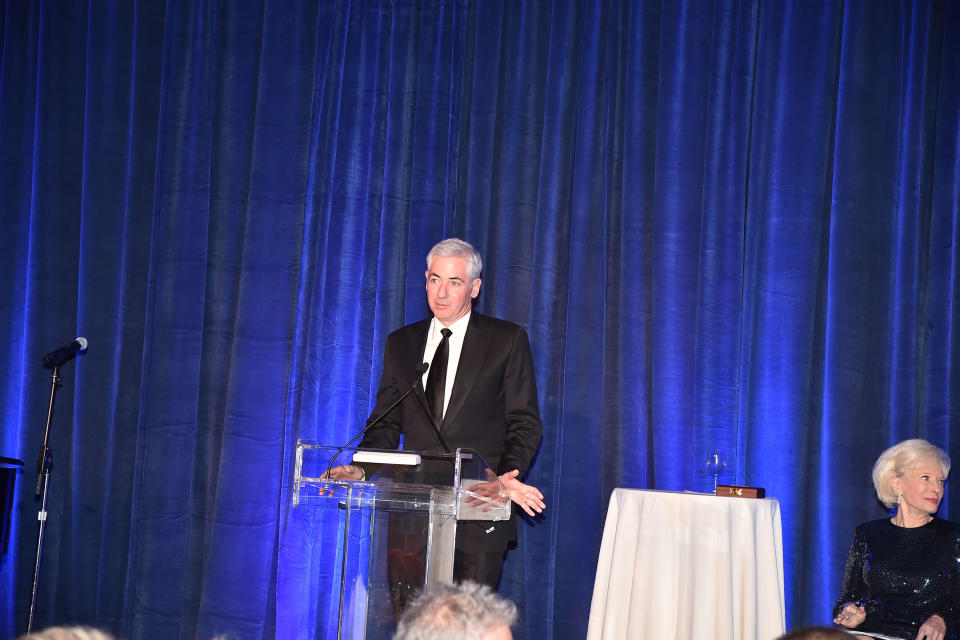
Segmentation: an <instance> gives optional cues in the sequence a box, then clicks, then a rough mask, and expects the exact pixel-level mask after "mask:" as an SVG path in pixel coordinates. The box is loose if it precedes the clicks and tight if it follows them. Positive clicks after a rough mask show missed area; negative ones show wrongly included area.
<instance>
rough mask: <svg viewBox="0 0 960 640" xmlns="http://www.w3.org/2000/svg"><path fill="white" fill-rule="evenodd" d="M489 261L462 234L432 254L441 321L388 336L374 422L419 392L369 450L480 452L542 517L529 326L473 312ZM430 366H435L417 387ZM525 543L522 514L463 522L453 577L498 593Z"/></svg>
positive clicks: (358, 472)
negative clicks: (510, 554) (508, 563)
mask: <svg viewBox="0 0 960 640" xmlns="http://www.w3.org/2000/svg"><path fill="white" fill-rule="evenodd" d="M482 264H483V263H482V260H481V258H480V254H479V253H478V252H477V250H476V249H474V248H473V246H471V245H470V244H469V243H467V242H464V241H463V240H459V239H456V238H450V239H447V240H443V241H442V242H440V243H438V244H437V245H435V246H434V247H433V248H432V249H431V250H430V252H429V253H428V254H427V270H426V273H425V275H426V289H427V303H428V304H429V306H430V310H431V311H432V312H433V317H432V318H428V319H426V320H422V321H420V322H416V323H414V324H410V325H407V326H405V327H402V328H400V329H398V330H396V331H394V332H393V333H391V334H390V335H389V336H388V337H387V341H386V345H385V346H384V356H383V375H382V377H381V380H380V389H379V390H378V391H377V406H376V408H375V409H374V410H373V413H372V414H371V416H370V419H369V420H368V424H370V422H371V421H372V420H374V419H375V418H376V417H379V416H381V415H382V414H383V412H384V411H386V410H387V408H388V407H390V406H391V405H392V404H393V403H394V402H395V401H396V400H397V399H398V398H399V397H400V396H401V395H402V394H403V393H404V392H405V391H406V390H407V389H409V388H410V387H411V386H414V385H416V388H415V389H414V391H413V393H411V394H410V395H409V396H407V397H406V398H405V399H404V400H403V401H402V402H401V404H400V406H399V407H397V408H396V409H394V410H393V411H392V412H391V413H390V414H388V415H386V416H385V417H384V418H383V420H382V422H381V423H380V424H379V425H378V426H377V427H375V428H374V429H371V431H370V432H369V433H368V434H367V435H366V437H365V438H364V439H363V441H362V442H361V444H360V447H362V448H374V449H395V448H397V447H398V446H399V444H400V436H401V434H402V435H403V447H404V449H410V450H417V451H443V450H449V451H455V450H456V448H458V447H464V448H470V449H475V450H476V451H478V452H479V453H480V455H481V456H482V457H483V458H484V459H485V460H486V461H487V463H488V464H489V465H490V466H491V467H492V468H493V469H494V470H495V471H496V475H497V476H498V483H499V487H498V489H499V490H500V492H501V493H502V494H503V495H505V496H508V497H509V498H510V499H511V500H513V501H514V502H515V503H517V504H518V505H520V507H521V508H523V509H524V511H526V513H527V514H528V515H530V516H534V515H536V514H537V513H540V512H541V511H542V510H543V509H544V508H545V504H544V502H543V494H542V493H541V492H540V491H539V490H538V489H537V488H536V487H533V486H531V485H527V484H525V483H523V482H521V480H520V479H521V478H522V477H523V476H524V475H525V474H526V472H527V469H528V467H529V465H530V461H531V459H532V458H533V455H534V453H535V452H536V450H537V446H538V445H539V443H540V438H541V435H542V433H543V424H542V423H541V422H540V409H539V406H538V404H537V386H536V381H535V379H534V371H533V357H532V355H531V353H530V343H529V340H528V339H527V334H526V332H525V331H524V330H523V329H522V328H521V327H520V326H518V325H516V324H513V323H512V322H507V321H504V320H499V319H497V318H492V317H488V316H483V315H480V314H479V313H477V312H475V311H473V310H472V304H473V300H474V299H475V298H476V297H477V296H478V295H479V293H480V282H481V281H480V272H481V269H482ZM421 363H430V368H429V369H428V370H427V371H426V372H425V373H423V374H422V378H421V381H420V382H421V384H417V383H416V376H417V374H418V369H419V370H422V368H421V367H420V365H421ZM444 363H445V364H444ZM331 475H332V476H333V477H334V478H337V479H351V480H360V479H362V478H363V477H364V476H365V471H364V469H363V468H362V467H360V466H358V465H345V466H341V467H336V468H335V469H333V470H332V471H331ZM516 537H517V526H516V522H515V521H514V519H513V518H511V519H510V520H508V521H505V522H462V523H460V524H459V525H458V527H457V540H456V552H455V557H454V580H455V581H457V582H460V581H463V580H467V579H469V580H472V581H474V582H479V583H481V584H487V585H490V586H491V587H492V588H494V589H496V587H497V583H498V582H499V581H500V574H501V571H502V568H503V559H504V554H505V552H506V550H507V547H508V546H509V545H511V544H513V543H515V541H516Z"/></svg>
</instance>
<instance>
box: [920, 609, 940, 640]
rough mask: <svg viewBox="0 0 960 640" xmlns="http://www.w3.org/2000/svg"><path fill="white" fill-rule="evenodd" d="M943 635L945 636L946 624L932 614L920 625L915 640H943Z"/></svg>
mask: <svg viewBox="0 0 960 640" xmlns="http://www.w3.org/2000/svg"><path fill="white" fill-rule="evenodd" d="M945 635H947V623H946V622H945V621H944V619H943V618H942V617H940V616H939V615H937V614H933V615H932V616H930V617H929V618H927V621H926V622H924V623H923V624H922V625H920V630H919V631H918V632H917V640H923V639H924V638H926V639H927V640H943V637H944V636H945Z"/></svg>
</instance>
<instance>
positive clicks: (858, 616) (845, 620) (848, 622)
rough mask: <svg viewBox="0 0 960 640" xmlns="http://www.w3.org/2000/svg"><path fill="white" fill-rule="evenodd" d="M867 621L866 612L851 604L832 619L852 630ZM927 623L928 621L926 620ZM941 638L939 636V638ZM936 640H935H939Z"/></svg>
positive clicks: (845, 606)
mask: <svg viewBox="0 0 960 640" xmlns="http://www.w3.org/2000/svg"><path fill="white" fill-rule="evenodd" d="M866 619H867V610H866V609H864V608H863V607H858V606H857V605H855V604H853V603H852V602H848V603H847V604H845V605H843V609H841V610H840V613H838V614H837V617H836V618H834V619H833V621H834V622H835V623H836V624H839V625H843V626H844V627H846V628H847V629H853V628H854V627H857V626H859V625H860V623H861V622H863V621H864V620H866ZM928 622H929V620H928ZM942 637H943V636H942V635H941V636H940V638H942ZM940 638H938V639H937V640H940Z"/></svg>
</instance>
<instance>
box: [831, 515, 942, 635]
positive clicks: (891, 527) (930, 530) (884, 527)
mask: <svg viewBox="0 0 960 640" xmlns="http://www.w3.org/2000/svg"><path fill="white" fill-rule="evenodd" d="M958 567H960V524H957V523H955V522H950V521H949V520H941V519H939V518H934V519H933V520H931V521H930V522H928V523H927V524H925V525H923V526H922V527H913V528H905V527H898V526H897V525H895V524H893V523H892V522H891V521H890V520H889V519H883V520H872V521H870V522H865V523H863V524H861V525H860V526H859V527H857V529H856V531H854V534H853V541H852V542H851V543H850V553H849V554H848V556H847V567H846V569H845V571H844V573H843V590H842V593H841V594H840V597H839V598H838V599H837V604H836V605H835V606H834V608H833V615H834V617H836V615H837V613H838V612H839V611H840V609H841V607H842V606H843V605H844V604H846V603H848V602H854V603H857V604H860V605H862V606H863V607H864V608H865V609H866V612H867V617H866V620H864V621H863V622H862V623H861V624H860V625H859V626H858V627H856V628H855V629H851V630H850V631H853V632H854V633H856V632H857V631H872V632H879V633H883V634H886V635H890V636H896V637H900V638H908V639H909V640H913V639H914V638H916V636H917V630H918V629H919V628H920V625H921V624H923V623H924V622H925V621H926V620H927V618H929V617H930V616H931V615H933V614H935V613H937V614H940V615H941V616H942V617H943V619H944V621H945V622H946V623H947V634H946V638H949V639H950V640H960V624H958V618H960V611H958V607H960V602H958V598H960V583H958V581H960V570H958Z"/></svg>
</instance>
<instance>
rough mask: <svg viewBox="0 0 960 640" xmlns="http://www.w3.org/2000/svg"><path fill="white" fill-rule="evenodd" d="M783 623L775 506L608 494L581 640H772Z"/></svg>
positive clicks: (742, 500)
mask: <svg viewBox="0 0 960 640" xmlns="http://www.w3.org/2000/svg"><path fill="white" fill-rule="evenodd" d="M784 625H785V615H784V599H783V541H782V532H781V528H780V505H779V503H778V502H777V501H776V500H771V499H764V500H757V499H750V498H722V497H717V496H713V495H702V494H689V493H673V492H667V491H638V490H635V489H615V490H614V492H613V495H611V496H610V507H609V509H608V511H607V522H606V525H605V526H604V529H603V541H602V543H601V545H600V559H599V562H598V564H597V577H596V581H595V583H594V587H593V601H592V603H591V605H590V622H589V627H588V629H587V639H588V640H599V639H600V638H602V639H603V640H611V639H616V640H619V639H624V640H625V639H627V638H630V639H631V640H633V639H637V638H649V639H651V640H652V639H656V640H667V639H674V640H687V639H690V640H747V639H754V640H773V639H774V638H776V637H777V636H779V635H781V634H782V633H783V632H784Z"/></svg>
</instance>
